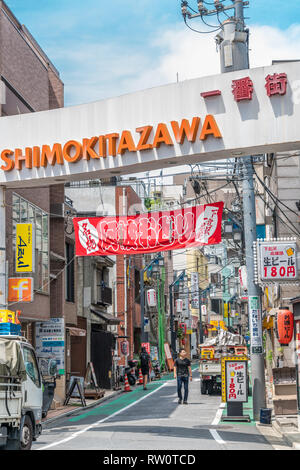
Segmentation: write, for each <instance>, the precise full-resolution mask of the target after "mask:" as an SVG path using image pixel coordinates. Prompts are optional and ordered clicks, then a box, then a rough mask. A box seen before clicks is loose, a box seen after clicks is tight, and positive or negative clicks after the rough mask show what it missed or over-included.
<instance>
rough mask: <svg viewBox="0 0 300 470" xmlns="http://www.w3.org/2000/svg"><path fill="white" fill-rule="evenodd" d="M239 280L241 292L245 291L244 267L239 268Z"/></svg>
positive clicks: (245, 277) (245, 275)
mask: <svg viewBox="0 0 300 470" xmlns="http://www.w3.org/2000/svg"><path fill="white" fill-rule="evenodd" d="M239 279H240V285H241V288H242V289H243V291H246V290H247V289H248V284H247V267H246V266H240V267H239Z"/></svg>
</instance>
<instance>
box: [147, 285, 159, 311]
mask: <svg viewBox="0 0 300 470" xmlns="http://www.w3.org/2000/svg"><path fill="white" fill-rule="evenodd" d="M147 302H148V307H156V305H157V303H156V291H155V289H149V290H148V291H147Z"/></svg>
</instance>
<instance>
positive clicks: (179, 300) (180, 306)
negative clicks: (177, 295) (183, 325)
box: [176, 299, 183, 313]
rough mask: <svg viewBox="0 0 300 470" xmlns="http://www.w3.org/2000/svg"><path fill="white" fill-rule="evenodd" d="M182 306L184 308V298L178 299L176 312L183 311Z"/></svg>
mask: <svg viewBox="0 0 300 470" xmlns="http://www.w3.org/2000/svg"><path fill="white" fill-rule="evenodd" d="M182 308H183V300H182V299H177V300H176V312H177V313H182Z"/></svg>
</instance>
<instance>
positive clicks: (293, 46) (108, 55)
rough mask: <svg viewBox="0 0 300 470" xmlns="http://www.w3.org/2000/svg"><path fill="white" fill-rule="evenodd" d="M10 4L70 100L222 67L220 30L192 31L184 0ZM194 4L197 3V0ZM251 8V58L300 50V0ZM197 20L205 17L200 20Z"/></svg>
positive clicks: (16, 0) (255, 2)
mask: <svg viewBox="0 0 300 470" xmlns="http://www.w3.org/2000/svg"><path fill="white" fill-rule="evenodd" d="M208 1H212V0H208ZM226 3H227V4H229V3H231V2H230V0H226ZM7 4H8V6H9V7H10V8H11V9H12V11H13V13H14V14H15V15H16V17H17V18H18V20H19V21H20V22H21V23H24V24H25V25H26V26H27V28H28V29H29V30H30V32H31V33H32V34H33V36H34V37H35V39H36V40H37V41H38V43H39V44H40V46H41V47H42V48H43V49H44V51H45V52H46V53H47V54H48V56H49V58H50V59H51V60H52V62H53V63H54V65H55V66H56V67H57V68H58V70H59V71H60V73H61V77H62V79H63V81H64V83H65V99H66V105H73V104H78V103H83V102H87V101H95V100H98V99H102V98H107V97H109V96H116V95H120V94H123V93H127V92H132V91H136V90H138V89H142V88H148V87H151V86H157V85H161V84H163V83H169V82H171V81H175V80H176V76H177V75H176V74H177V73H178V74H179V79H186V78H193V77H195V76H200V75H208V74H211V73H218V68H219V64H218V60H219V59H218V56H217V54H216V52H215V44H214V39H213V38H214V34H209V35H208V34H205V35H200V34H197V33H192V32H191V31H189V30H188V29H187V28H186V27H185V25H184V23H183V21H182V17H181V12H180V1H179V0H162V1H158V0H127V1H126V0H113V2H105V1H103V0H85V1H82V0H51V1H49V0H26V2H25V1H24V0H7ZM189 4H190V5H191V6H192V7H193V8H197V1H196V0H190V1H189ZM246 14H247V16H249V20H247V24H248V25H249V26H250V30H251V42H250V45H251V49H252V52H251V56H250V57H252V64H251V65H252V66H260V65H269V64H270V61H271V60H272V58H274V59H275V58H300V52H299V53H298V50H299V51H300V47H299V45H300V1H299V0H289V1H286V2H284V1H282V0H250V8H249V9H248V10H246ZM191 26H193V27H194V28H197V27H198V26H200V24H199V22H198V21H197V20H194V21H193V22H192V23H191ZM298 54H299V56H298Z"/></svg>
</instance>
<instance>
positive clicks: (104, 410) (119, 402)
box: [69, 364, 198, 422]
mask: <svg viewBox="0 0 300 470" xmlns="http://www.w3.org/2000/svg"><path fill="white" fill-rule="evenodd" d="M197 368H198V364H193V365H192V370H193V371H194V370H196V369H197ZM173 379H174V374H173V372H171V373H169V374H166V375H164V376H163V377H161V378H160V379H158V380H155V381H154V382H151V383H149V384H147V390H144V389H143V387H142V386H137V388H135V389H133V390H132V391H131V392H124V394H122V395H121V396H120V397H118V398H116V399H115V400H113V401H112V402H110V403H107V404H106V405H105V404H103V405H101V404H100V405H98V406H96V407H95V408H93V409H91V410H89V411H87V412H86V413H82V414H80V416H75V417H73V418H70V419H69V421H72V422H77V421H80V420H82V419H85V418H87V417H88V416H98V415H104V416H110V415H112V414H114V413H116V412H117V411H119V410H121V409H122V408H125V407H126V406H128V405H131V404H132V403H134V402H135V401H137V400H139V399H140V398H141V397H143V396H145V395H148V394H149V393H150V392H153V391H154V390H156V389H157V388H159V387H161V385H162V382H167V381H169V380H173Z"/></svg>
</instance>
